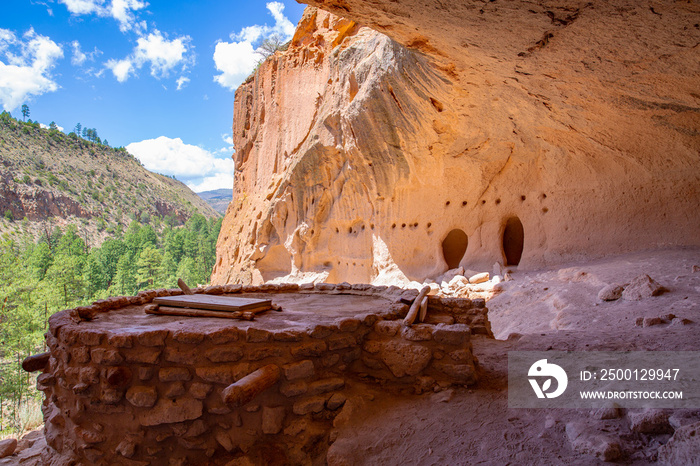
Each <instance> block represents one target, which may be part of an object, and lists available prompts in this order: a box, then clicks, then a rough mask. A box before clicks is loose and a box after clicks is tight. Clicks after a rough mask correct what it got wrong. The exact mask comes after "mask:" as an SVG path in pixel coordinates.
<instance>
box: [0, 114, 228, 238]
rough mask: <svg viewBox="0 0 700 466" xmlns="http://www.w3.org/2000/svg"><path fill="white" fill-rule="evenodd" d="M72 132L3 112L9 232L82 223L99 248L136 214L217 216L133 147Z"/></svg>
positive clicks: (2, 194)
mask: <svg viewBox="0 0 700 466" xmlns="http://www.w3.org/2000/svg"><path fill="white" fill-rule="evenodd" d="M71 134H72V135H66V134H64V133H62V132H61V131H58V130H49V129H43V128H40V127H39V125H38V124H32V123H23V122H22V121H18V120H15V119H14V118H11V117H10V116H9V114H7V113H4V112H3V114H2V115H0V164H1V165H0V215H2V218H0V232H1V233H10V234H15V233H18V232H20V231H24V230H27V231H31V232H33V234H35V235H39V234H42V233H43V232H44V231H45V229H46V228H49V231H50V229H53V227H54V226H57V225H60V226H62V227H63V226H65V225H67V224H76V225H77V226H79V228H80V231H81V232H82V233H81V235H84V236H85V237H86V238H89V240H90V241H89V242H90V244H91V245H95V244H97V245H99V244H101V243H102V241H103V240H104V239H105V238H106V237H107V236H109V235H111V234H113V233H114V232H115V231H116V230H118V229H120V228H126V227H127V226H128V225H129V223H131V221H132V219H137V220H140V221H142V222H146V223H147V222H150V220H151V219H159V220H160V219H166V218H168V217H169V218H170V220H169V221H170V223H173V224H182V223H184V222H185V221H187V219H189V218H190V217H191V216H192V215H194V214H202V215H204V216H205V217H208V218H211V217H216V216H217V213H216V212H215V211H214V210H213V209H212V208H211V207H210V206H209V205H208V204H207V203H206V202H205V201H204V200H202V199H201V198H200V197H199V196H197V195H196V194H195V193H193V192H192V191H191V190H190V189H189V188H188V187H187V186H185V185H184V184H183V183H181V182H180V181H178V180H176V179H174V178H170V177H167V176H164V175H160V174H157V173H152V172H150V171H148V170H146V169H145V168H144V167H143V166H142V165H141V163H140V162H139V161H138V160H137V159H136V158H134V156H133V155H131V154H129V153H128V152H127V151H126V149H123V148H119V149H115V148H112V147H109V146H106V145H103V144H96V143H93V142H90V141H87V140H85V139H82V138H79V137H77V136H75V134H73V133H71ZM23 219H26V222H23ZM25 223H26V224H25Z"/></svg>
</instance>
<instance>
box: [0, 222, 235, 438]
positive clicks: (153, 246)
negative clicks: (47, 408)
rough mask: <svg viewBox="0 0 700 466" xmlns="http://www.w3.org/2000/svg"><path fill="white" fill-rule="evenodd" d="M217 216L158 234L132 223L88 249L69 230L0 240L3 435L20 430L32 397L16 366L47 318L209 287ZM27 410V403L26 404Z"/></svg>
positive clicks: (35, 344)
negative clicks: (162, 291)
mask: <svg viewBox="0 0 700 466" xmlns="http://www.w3.org/2000/svg"><path fill="white" fill-rule="evenodd" d="M220 227H221V218H215V219H214V218H211V219H208V220H207V219H206V218H205V217H204V216H202V215H200V214H196V215H194V216H193V217H191V218H190V219H189V220H188V221H187V222H186V223H185V225H184V226H181V227H175V228H172V227H169V226H166V227H164V228H163V229H162V231H160V232H159V231H158V230H156V229H155V228H153V226H151V225H143V224H141V223H139V222H136V221H133V222H132V223H131V224H130V225H129V227H128V228H127V229H126V231H125V232H124V233H123V234H121V233H119V234H116V235H114V236H110V237H108V238H107V239H105V240H104V242H103V243H102V245H101V246H100V247H92V248H91V247H89V245H88V244H86V242H85V241H84V240H83V238H81V237H80V236H79V235H78V232H77V229H76V227H75V226H74V225H70V226H68V227H67V228H66V229H65V231H62V230H61V229H60V228H58V227H55V228H54V229H53V230H52V231H51V232H50V233H49V234H48V235H47V236H40V237H39V239H38V240H36V239H34V236H33V235H29V234H25V235H20V237H19V239H12V238H9V236H8V235H5V236H4V237H3V238H2V239H0V351H1V362H0V406H2V410H3V411H4V413H2V414H3V415H2V418H3V422H4V425H2V426H0V431H1V430H2V429H3V428H4V429H20V428H21V427H22V424H23V423H24V422H26V419H24V418H23V417H22V416H21V413H22V412H23V411H26V409H23V407H25V406H26V405H27V398H28V397H29V398H31V397H33V396H36V395H37V393H36V391H35V390H34V389H33V386H32V380H31V379H30V378H29V377H28V375H27V374H26V373H24V372H23V371H21V370H20V367H19V362H20V361H21V360H22V359H23V358H24V357H26V356H28V355H29V354H32V353H36V352H38V351H40V350H41V348H42V345H43V340H44V332H45V329H46V323H47V319H48V317H49V316H50V315H51V314H53V313H55V312H57V311H59V310H61V309H66V308H72V307H77V306H80V305H87V304H90V303H91V302H92V301H94V300H96V299H100V298H105V297H108V296H118V295H131V294H134V293H136V292H138V291H139V290H142V289H153V288H163V287H176V286H177V278H178V277H181V278H183V279H184V280H185V281H186V282H187V283H189V284H191V285H193V286H194V285H197V284H201V283H207V282H208V281H209V275H210V273H211V269H212V267H213V265H214V260H215V255H216V252H215V249H216V240H217V237H218V235H219V229H220ZM29 402H30V404H31V399H30V400H29Z"/></svg>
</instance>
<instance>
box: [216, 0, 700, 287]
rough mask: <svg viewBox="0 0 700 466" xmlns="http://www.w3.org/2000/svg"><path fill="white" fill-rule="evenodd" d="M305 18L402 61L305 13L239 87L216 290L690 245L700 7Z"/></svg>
mask: <svg viewBox="0 0 700 466" xmlns="http://www.w3.org/2000/svg"><path fill="white" fill-rule="evenodd" d="M309 3H312V4H315V5H318V6H320V7H322V8H324V9H327V10H329V11H332V12H334V13H337V14H342V15H343V16H344V17H346V18H352V19H353V20H355V21H358V22H360V23H361V24H364V25H368V26H371V27H372V28H374V29H376V30H378V31H381V32H384V33H386V34H388V35H390V36H391V37H393V38H394V39H395V40H397V41H399V42H400V43H402V44H404V45H405V46H407V48H405V47H404V46H402V45H399V43H397V42H394V41H392V40H391V39H389V38H388V37H387V36H384V35H382V34H380V33H377V32H374V31H373V30H370V29H368V28H361V27H359V26H358V24H356V23H354V22H351V21H350V20H345V19H340V18H338V17H335V16H332V15H329V14H328V13H325V12H323V11H320V10H315V9H308V10H307V12H306V13H305V15H304V17H303V18H302V20H301V22H300V24H299V27H298V29H297V33H296V35H295V37H294V39H293V41H292V44H291V46H290V47H289V49H288V50H287V51H286V52H284V53H278V54H276V55H275V56H274V57H272V58H271V59H270V60H268V61H267V62H265V63H264V64H263V65H262V66H261V67H260V69H259V71H258V72H257V73H256V74H255V75H254V76H253V78H252V79H251V80H250V81H249V82H247V83H245V84H244V85H242V86H241V87H240V88H239V89H238V91H237V92H236V98H235V104H234V107H235V110H234V125H233V134H234V141H235V145H236V150H237V152H236V155H235V161H236V170H237V171H236V181H235V184H234V202H233V203H232V204H231V206H230V207H229V210H228V212H227V215H226V218H225V220H224V225H223V227H222V233H221V236H220V238H219V244H218V259H217V265H216V267H215V269H214V274H213V277H212V280H213V282H215V283H224V282H234V281H242V282H245V283H247V282H255V283H259V282H261V281H267V280H271V279H275V278H278V279H280V280H282V278H280V277H285V278H284V280H289V279H292V278H295V279H299V280H303V279H304V278H305V277H307V278H313V279H323V280H326V281H331V282H335V281H348V282H369V281H375V282H381V281H387V280H399V279H409V280H418V281H422V280H423V279H425V278H426V277H431V276H435V275H437V274H439V273H442V272H444V271H445V270H447V269H448V268H452V267H454V266H456V264H461V265H463V266H466V267H471V268H479V267H481V268H484V267H488V269H489V270H490V267H491V265H492V264H493V263H494V262H497V261H499V262H502V263H507V264H511V265H514V264H519V265H520V266H521V267H526V268H532V267H537V266H542V265H546V264H553V263H561V262H564V261H568V260H573V259H577V258H581V257H596V256H602V255H607V254H611V253H620V252H626V251H633V250H640V249H649V248H659V247H666V246H675V245H698V244H700V236H698V234H697V231H698V227H700V213H699V212H698V208H697V207H698V204H699V199H700V155H699V153H700V94H699V93H698V89H697V83H698V82H699V80H700V45H699V44H700V25H698V18H699V17H700V16H699V15H700V7H699V6H698V4H697V3H693V2H673V1H658V2H652V3H646V2H644V3H638V2H632V1H624V0H614V1H606V2H603V1H595V2H574V1H559V2H545V1H540V2H524V1H513V2H507V3H505V2H501V1H498V0H497V1H491V2H487V3H483V2H458V3H454V2H450V3H449V4H448V3H447V2H441V1H438V0H434V1H431V2H418V1H406V2H400V3H397V2H390V1H376V2H363V1H356V0H347V1H332V0H329V1H311V2H309ZM465 248H466V252H464V249H465ZM462 253H463V255H462Z"/></svg>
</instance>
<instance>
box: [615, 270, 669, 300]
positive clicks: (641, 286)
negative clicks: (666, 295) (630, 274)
mask: <svg viewBox="0 0 700 466" xmlns="http://www.w3.org/2000/svg"><path fill="white" fill-rule="evenodd" d="M665 291H668V290H667V289H666V288H664V287H663V286H661V285H660V284H659V283H658V282H656V281H655V280H654V279H653V278H651V277H650V276H649V275H645V274H642V275H639V276H638V277H635V278H634V279H633V280H632V281H631V282H630V284H629V285H627V286H625V290H624V291H623V292H622V297H623V298H624V299H626V300H628V301H640V300H642V299H645V298H650V297H652V296H658V295H660V294H661V293H663V292H665Z"/></svg>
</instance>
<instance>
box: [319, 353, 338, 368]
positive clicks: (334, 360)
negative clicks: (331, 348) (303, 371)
mask: <svg viewBox="0 0 700 466" xmlns="http://www.w3.org/2000/svg"><path fill="white" fill-rule="evenodd" d="M339 361H340V355H339V354H336V353H332V354H326V355H325V356H323V357H322V358H321V365H323V367H331V366H335V365H336V364H338V362H339Z"/></svg>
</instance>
